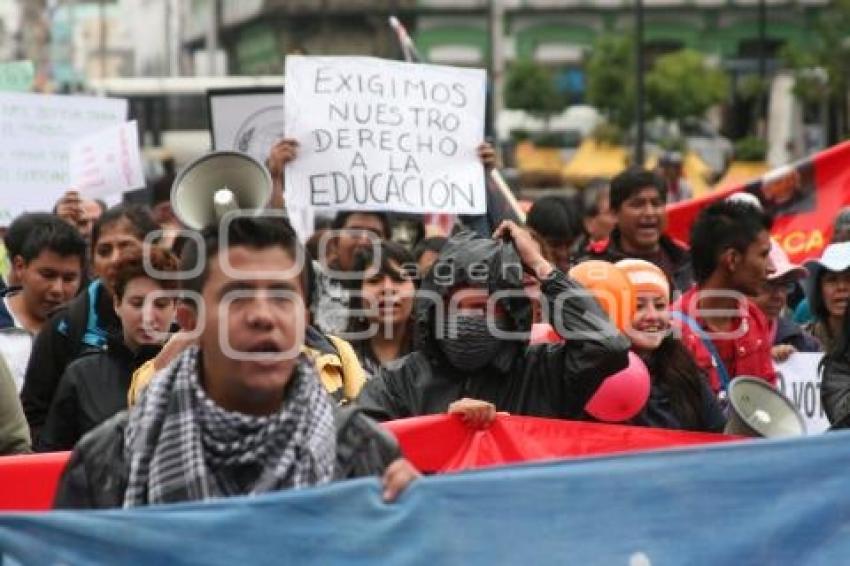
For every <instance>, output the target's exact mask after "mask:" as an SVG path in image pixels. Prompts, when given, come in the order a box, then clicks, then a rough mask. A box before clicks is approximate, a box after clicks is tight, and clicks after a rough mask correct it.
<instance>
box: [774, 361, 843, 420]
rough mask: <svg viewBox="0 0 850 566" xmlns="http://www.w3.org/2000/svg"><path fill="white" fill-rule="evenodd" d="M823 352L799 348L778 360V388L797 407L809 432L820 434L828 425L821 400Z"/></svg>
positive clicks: (775, 364)
mask: <svg viewBox="0 0 850 566" xmlns="http://www.w3.org/2000/svg"><path fill="white" fill-rule="evenodd" d="M821 358H823V354H822V353H809V352H797V353H795V354H791V357H789V358H788V359H787V360H786V361H784V362H781V363H780V362H775V363H774V367H775V368H776V372H777V373H778V375H779V390H780V391H781V392H782V393H784V394H785V396H786V397H788V400H789V401H791V403H792V404H793V405H794V406H795V407H797V410H798V411H800V414H801V415H802V416H803V420H804V421H806V429H807V430H808V432H809V434H820V433H822V432H825V431H826V430H827V429H828V428H829V426H830V425H829V420H827V418H826V414H825V413H824V412H823V406H822V405H821V400H820V375H819V374H818V364H820V361H821Z"/></svg>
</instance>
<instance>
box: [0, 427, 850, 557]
mask: <svg viewBox="0 0 850 566" xmlns="http://www.w3.org/2000/svg"><path fill="white" fill-rule="evenodd" d="M848 447H850V433H831V434H826V435H823V436H819V437H808V438H802V439H795V440H785V441H743V442H736V443H730V444H721V445H713V446H707V447H698V448H686V449H676V450H668V451H663V452H655V453H649V454H635V455H630V456H618V457H609V458H597V459H590V460H581V461H570V462H563V461H562V462H556V463H549V464H531V465H524V466H515V467H508V468H499V469H493V470H485V471H476V472H466V473H460V474H449V475H442V476H432V477H428V478H424V479H422V480H421V481H419V482H417V483H416V484H415V485H414V486H413V487H412V488H411V489H410V490H409V491H407V492H406V493H405V494H403V496H402V497H401V499H400V500H399V501H398V502H396V503H394V504H384V503H383V502H381V500H380V494H379V489H378V482H377V480H376V479H363V480H358V481H353V482H345V483H339V484H335V485H332V486H329V487H326V488H322V489H314V490H304V491H300V492H287V493H279V494H273V495H268V496H262V497H255V498H236V499H230V500H226V501H218V502H213V503H206V504H190V505H177V506H171V507H167V508H166V507H159V508H155V507H151V508H147V509H140V510H134V511H121V510H118V511H100V512H53V513H43V514H6V515H0V549H2V552H3V553H4V555H6V557H12V558H13V559H15V560H17V561H19V562H20V563H22V564H59V563H63V564H74V565H80V564H227V565H234V564H252V565H253V564H302V563H316V564H323V565H326V564H393V565H395V564H428V565H443V564H487V565H488V566H490V565H493V564H523V565H528V566H531V565H539V564H582V565H585V564H605V565H608V564H615V565H616V564H622V565H629V566H648V565H662V564H710V565H718V564H758V565H762V564H795V565H796V564H841V563H844V561H845V560H847V559H848V558H847V557H848V556H850V530H848V529H850V480H848V470H850V450H848ZM4 564H6V562H4Z"/></svg>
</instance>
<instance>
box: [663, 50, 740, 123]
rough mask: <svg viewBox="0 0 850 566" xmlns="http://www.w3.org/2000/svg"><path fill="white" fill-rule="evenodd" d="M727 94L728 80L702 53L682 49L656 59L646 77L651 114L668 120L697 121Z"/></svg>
mask: <svg viewBox="0 0 850 566" xmlns="http://www.w3.org/2000/svg"><path fill="white" fill-rule="evenodd" d="M728 94H729V78H728V77H727V76H726V73H724V72H723V71H722V70H720V69H717V68H715V67H711V66H709V65H708V64H707V63H706V61H705V58H704V57H703V55H702V54H701V53H698V52H697V51H693V50H691V49H682V50H680V51H675V52H673V53H668V54H666V55H662V56H661V57H659V58H658V59H657V60H656V61H655V64H654V65H653V66H652V70H651V71H650V72H649V73H647V75H646V97H647V102H648V104H649V108H650V112H651V114H652V115H654V116H661V117H662V118H667V119H668V120H683V119H685V118H690V117H699V116H702V115H703V114H705V112H706V111H707V110H708V109H709V108H711V107H712V106H714V105H715V104H718V103H720V102H723V101H724V100H725V99H726V97H727V96H728Z"/></svg>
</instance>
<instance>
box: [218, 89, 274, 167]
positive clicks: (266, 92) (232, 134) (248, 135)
mask: <svg viewBox="0 0 850 566" xmlns="http://www.w3.org/2000/svg"><path fill="white" fill-rule="evenodd" d="M282 94H283V89H281V88H278V87H270V88H251V89H219V90H210V91H207V101H208V108H209V110H210V116H209V118H210V135H211V137H212V144H213V149H216V150H235V151H241V152H243V153H247V154H248V155H250V156H251V157H253V158H255V159H256V160H258V161H259V162H260V163H265V162H266V158H267V157H268V156H269V150H271V148H272V146H273V145H274V144H275V142H277V141H278V140H279V139H282V138H283V96H281V95H282Z"/></svg>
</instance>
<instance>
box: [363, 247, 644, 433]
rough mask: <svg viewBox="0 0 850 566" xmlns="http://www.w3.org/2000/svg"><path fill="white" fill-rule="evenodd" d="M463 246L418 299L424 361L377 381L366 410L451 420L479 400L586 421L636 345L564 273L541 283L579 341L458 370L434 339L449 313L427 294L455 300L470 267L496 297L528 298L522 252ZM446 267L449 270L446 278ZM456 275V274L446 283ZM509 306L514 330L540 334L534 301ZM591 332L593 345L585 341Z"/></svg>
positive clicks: (515, 344)
mask: <svg viewBox="0 0 850 566" xmlns="http://www.w3.org/2000/svg"><path fill="white" fill-rule="evenodd" d="M457 238H458V237H455V238H452V240H450V241H449V243H448V244H447V245H446V247H445V248H444V249H443V252H442V253H441V254H440V258H439V260H438V262H437V264H435V268H432V269H431V271H430V272H429V274H428V276H427V277H426V279H425V281H423V283H422V288H421V290H420V295H418V296H417V300H416V305H415V309H416V310H415V330H414V347H415V351H414V352H413V353H411V354H408V355H407V356H405V357H404V358H402V359H401V360H399V366H398V367H394V368H384V369H383V370H382V372H381V374H380V375H379V376H378V377H376V378H374V379H371V380H369V381H367V382H366V385H365V386H364V388H363V391H362V393H361V394H360V397H359V398H358V400H357V403H358V405H360V406H361V407H363V408H364V410H365V411H366V413H367V414H368V415H369V416H372V417H374V418H376V419H378V420H389V419H397V418H404V417H412V416H417V415H427V414H434V413H443V412H445V411H446V410H447V409H448V406H449V404H450V403H451V402H452V401H456V400H458V399H461V398H463V397H471V398H475V399H480V400H484V401H489V402H491V403H493V404H494V405H495V406H496V408H497V409H498V410H500V411H509V412H511V413H514V414H520V415H530V416H539V417H554V418H579V417H580V415H581V413H582V410H583V408H584V405H585V404H586V403H587V401H588V399H590V397H591V396H592V395H593V393H594V392H595V391H596V389H597V388H598V387H599V385H600V384H601V383H602V381H603V379H604V378H605V377H607V376H608V375H611V374H613V373H615V372H617V371H619V370H621V369H623V368H624V367H625V366H626V364H627V352H628V348H629V342H628V340H627V339H626V338H625V337H623V336H622V335H621V334H619V332H617V329H616V328H615V327H614V326H613V325H612V324H611V322H610V321H609V320H608V318H607V317H606V315H605V314H604V313H603V312H602V310H601V308H600V307H599V305H598V304H597V303H596V301H594V300H593V299H591V298H589V297H588V296H587V292H586V290H584V288H583V287H582V286H581V285H579V284H578V283H576V282H575V281H573V280H572V279H570V278H568V277H567V276H566V275H564V274H563V273H562V272H560V271H558V270H555V271H554V272H552V274H551V275H550V276H549V278H547V279H546V280H545V281H543V282H542V290H543V295H544V296H545V299H546V300H547V301H548V306H549V307H550V308H549V312H550V313H552V314H553V317H554V322H556V323H557V324H556V326H557V325H561V324H562V325H563V326H564V327H565V328H566V329H568V330H570V331H571V332H572V333H575V334H572V335H570V336H567V341H566V342H565V343H563V344H557V345H553V344H547V345H535V346H529V345H528V343H527V341H524V340H523V341H520V340H517V341H508V340H505V341H504V347H503V348H502V349H501V351H500V352H499V353H498V354H497V355H496V357H495V358H494V359H493V361H492V362H491V363H490V364H488V365H487V366H485V367H484V368H482V369H480V370H477V371H473V372H462V371H460V370H458V369H455V368H454V367H452V366H451V365H450V364H449V362H448V360H447V359H446V357H445V355H444V354H443V353H442V351H441V350H440V347H439V345H438V339H437V337H436V335H435V327H436V320H438V319H439V318H442V317H437V316H436V309H437V308H441V309H442V308H444V307H443V305H442V304H440V305H438V304H436V303H438V302H441V301H434V300H433V298H429V297H428V293H431V296H432V297H433V293H437V294H439V295H440V296H442V297H443V298H446V297H448V295H449V293H450V291H451V289H452V288H453V286H457V285H459V284H464V283H467V282H468V281H467V279H468V275H469V272H470V269H469V268H470V266H472V265H474V264H479V265H480V264H482V263H483V264H485V265H487V267H488V273H489V274H490V278H489V281H488V287H489V290H490V292H491V293H492V292H495V291H497V290H500V289H513V290H517V291H520V295H521V289H522V280H521V272H519V273H518V271H519V269H518V268H519V258H518V257H517V255H516V252H515V251H513V246H510V245H504V244H502V243H500V242H495V241H493V240H484V239H479V240H471V241H470V240H460V241H458V240H457ZM439 264H443V265H444V266H446V269H444V268H438V265H439ZM514 267H516V268H517V269H513V268H514ZM447 269H448V270H450V271H451V270H453V273H447V272H446V270H447ZM472 271H474V270H472ZM423 291H425V292H426V293H422V292H423ZM571 291H577V292H571ZM442 302H447V301H442ZM501 304H502V306H503V307H504V308H505V310H506V312H507V313H508V316H509V318H510V320H511V321H512V324H513V329H514V330H516V331H523V330H526V331H527V330H528V329H530V328H531V304H530V301H529V300H528V298H527V297H524V296H516V297H512V298H509V299H502V302H501ZM555 308H558V309H559V312H558V313H555V311H554V309H555ZM582 332H585V333H587V335H578V333H582Z"/></svg>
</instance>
